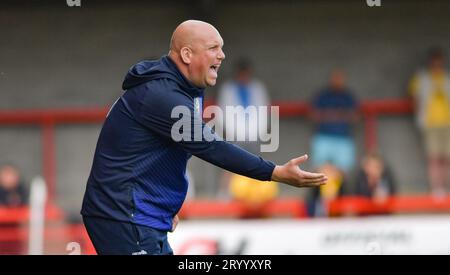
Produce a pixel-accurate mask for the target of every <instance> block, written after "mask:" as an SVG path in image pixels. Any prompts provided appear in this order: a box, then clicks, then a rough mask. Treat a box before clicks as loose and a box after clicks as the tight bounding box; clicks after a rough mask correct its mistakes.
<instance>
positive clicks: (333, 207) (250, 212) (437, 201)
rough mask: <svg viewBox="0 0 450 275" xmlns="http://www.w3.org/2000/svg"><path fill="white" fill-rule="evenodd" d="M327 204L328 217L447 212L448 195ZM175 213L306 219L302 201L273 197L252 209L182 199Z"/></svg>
mask: <svg viewBox="0 0 450 275" xmlns="http://www.w3.org/2000/svg"><path fill="white" fill-rule="evenodd" d="M327 206H328V212H329V215H330V216H348V215H374V214H402V213H409V214H410V213H450V196H447V197H443V198H434V197H432V196H428V195H424V196H396V197H391V198H388V199H386V200H385V201H383V202H376V201H373V200H371V199H369V198H366V197H358V196H347V197H342V198H339V199H336V200H333V201H330V202H328V204H327ZM179 215H180V217H181V218H185V219H198V218H199V219H202V218H247V217H279V216H290V217H295V218H307V214H306V205H305V203H304V202H303V201H302V200H300V199H296V198H289V199H287V198H282V199H277V200H274V201H271V202H269V203H267V204H265V205H262V206H260V207H259V208H252V207H251V206H248V205H247V204H245V203H243V202H240V201H215V200H192V201H186V202H185V204H184V205H183V207H182V208H181V210H180V212H179Z"/></svg>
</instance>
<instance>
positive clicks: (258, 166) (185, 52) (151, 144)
mask: <svg viewBox="0 0 450 275" xmlns="http://www.w3.org/2000/svg"><path fill="white" fill-rule="evenodd" d="M222 47H223V39H222V37H221V36H220V34H219V32H218V31H217V30H216V29H215V28H214V27H213V26H212V25H210V24H208V23H205V22H201V21H194V20H189V21H185V22H183V23H182V24H180V25H179V26H178V27H177V28H176V29H175V31H174V33H173V35H172V39H171V41H170V51H169V54H168V55H167V56H163V57H161V58H160V59H158V60H154V61H148V60H146V61H141V62H139V63H137V64H136V65H134V66H133V67H132V68H131V69H130V70H129V71H128V74H127V75H126V77H125V80H124V82H123V85H122V88H123V90H124V91H125V92H124V93H123V95H122V96H121V97H120V98H119V99H118V100H117V101H116V103H115V104H114V105H113V107H112V108H111V110H110V112H109V114H108V116H107V118H106V120H105V122H104V125H103V127H102V130H101V133H100V136H99V139H98V143H97V147H96V150H95V155H94V161H93V164H92V169H91V173H90V176H89V179H88V182H87V186H86V192H85V195H84V200H83V207H82V210H81V214H82V215H83V220H84V223H85V225H86V229H87V231H88V233H89V236H90V238H91V240H92V243H93V245H94V247H95V249H96V250H97V253H98V254H128V255H147V254H173V252H172V249H171V248H170V245H169V243H168V241H167V232H170V231H173V230H174V229H175V227H176V224H177V223H178V217H177V213H178V211H179V210H180V208H181V206H182V204H183V201H184V199H185V196H186V192H187V187H188V181H187V178H186V165H187V161H188V160H189V158H190V157H191V155H195V156H197V157H199V158H201V159H203V160H205V161H207V162H210V163H212V164H214V165H217V166H219V167H221V168H223V169H226V170H229V171H231V172H233V173H237V174H241V175H244V176H247V177H251V178H255V179H258V180H263V181H270V180H274V181H278V182H283V183H287V184H289V185H292V186H296V187H307V186H318V185H321V184H323V183H324V182H325V181H326V176H325V175H323V174H316V173H309V172H306V171H303V170H301V169H300V168H299V166H298V165H299V164H301V163H303V162H304V161H306V159H307V156H306V155H305V156H301V157H298V158H296V159H292V160H291V161H289V162H288V163H286V164H284V165H281V166H277V165H275V164H273V163H272V162H270V161H267V160H264V159H262V158H261V157H258V156H256V155H253V154H251V153H249V152H247V151H245V150H243V149H241V148H239V147H237V146H235V145H232V144H230V143H228V142H226V141H222V140H220V139H213V140H212V141H209V140H210V139H208V140H206V139H204V138H202V139H201V140H183V139H182V140H180V141H175V140H174V139H173V138H172V135H171V130H172V127H173V126H174V123H176V121H177V120H178V119H177V118H172V116H171V114H172V111H173V110H174V108H176V107H177V106H184V107H187V108H188V109H189V110H190V112H191V114H195V112H198V109H199V108H198V106H202V104H201V102H202V99H203V92H204V89H205V88H206V87H208V86H214V85H215V84H216V81H217V76H218V71H219V68H220V66H221V63H222V61H223V60H224V59H225V54H224V52H223V51H222ZM200 108H201V107H200ZM191 121H192V122H191V123H192V126H193V127H191V129H194V128H195V127H194V126H195V125H201V127H202V129H203V128H205V127H207V126H206V125H205V124H204V123H203V122H202V121H201V116H200V117H199V116H195V115H192V119H191ZM210 132H211V133H212V134H213V135H214V133H213V132H212V131H210Z"/></svg>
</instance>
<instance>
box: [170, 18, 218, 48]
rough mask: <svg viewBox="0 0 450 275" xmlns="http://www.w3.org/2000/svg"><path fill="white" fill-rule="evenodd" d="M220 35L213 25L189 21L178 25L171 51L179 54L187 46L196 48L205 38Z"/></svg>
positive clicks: (173, 35)
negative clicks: (196, 44)
mask: <svg viewBox="0 0 450 275" xmlns="http://www.w3.org/2000/svg"><path fill="white" fill-rule="evenodd" d="M215 34H216V35H219V36H220V34H219V32H218V31H217V29H216V28H214V26H213V25H211V24H209V23H206V22H203V21H199V20H187V21H184V22H183V23H181V24H180V25H178V27H177V28H176V29H175V31H174V32H173V34H172V38H171V39H170V51H171V52H172V51H174V52H178V51H179V50H181V48H183V47H185V46H195V43H198V42H200V41H201V40H204V39H205V36H210V35H215Z"/></svg>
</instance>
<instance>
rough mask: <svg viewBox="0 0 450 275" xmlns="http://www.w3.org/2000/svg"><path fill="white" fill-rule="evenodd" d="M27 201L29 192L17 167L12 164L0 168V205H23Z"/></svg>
mask: <svg viewBox="0 0 450 275" xmlns="http://www.w3.org/2000/svg"><path fill="white" fill-rule="evenodd" d="M26 203H27V194H26V191H25V188H24V186H23V184H22V182H21V179H20V173H19V170H18V169H17V167H15V166H14V165H11V164H6V165H3V166H2V167H1V168H0V206H10V207H15V206H21V205H24V204H26Z"/></svg>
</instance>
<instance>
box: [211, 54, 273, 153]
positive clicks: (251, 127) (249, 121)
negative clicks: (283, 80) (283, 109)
mask: <svg viewBox="0 0 450 275" xmlns="http://www.w3.org/2000/svg"><path fill="white" fill-rule="evenodd" d="M252 74H253V70H252V67H251V64H250V62H249V61H248V60H247V59H244V58H241V59H240V60H239V61H238V62H237V64H236V71H235V77H234V79H232V80H229V81H227V82H225V83H224V84H223V85H222V87H221V88H220V90H219V95H218V100H217V103H218V105H219V107H220V108H221V109H222V111H223V113H224V115H225V111H226V106H242V107H244V109H245V108H247V107H249V106H255V107H256V108H258V107H260V106H268V107H270V98H269V95H268V93H267V90H266V87H265V85H264V84H263V83H262V82H261V81H259V80H257V79H255V78H254V77H253V75H252ZM234 119H235V117H234V116H229V117H227V116H226V115H225V125H224V127H223V128H224V130H225V132H234V133H237V132H239V131H241V132H242V133H246V136H247V137H250V136H254V137H258V125H259V124H258V116H257V115H252V114H251V113H245V112H242V113H239V114H238V115H237V121H240V122H244V121H245V129H242V128H241V129H238V128H236V127H237V126H236V125H237V124H236V123H235V122H234ZM259 119H262V120H264V121H265V122H266V123H265V124H263V125H267V115H266V116H263V117H260V118H259ZM262 123H264V122H262ZM238 125H239V124H238ZM240 126H244V124H243V123H242V124H240ZM244 131H245V132H244ZM238 143H239V145H240V146H242V147H243V148H245V149H246V150H248V151H250V152H252V153H259V147H258V144H259V143H258V142H257V141H249V140H248V138H247V140H246V142H243V141H242V140H238Z"/></svg>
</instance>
